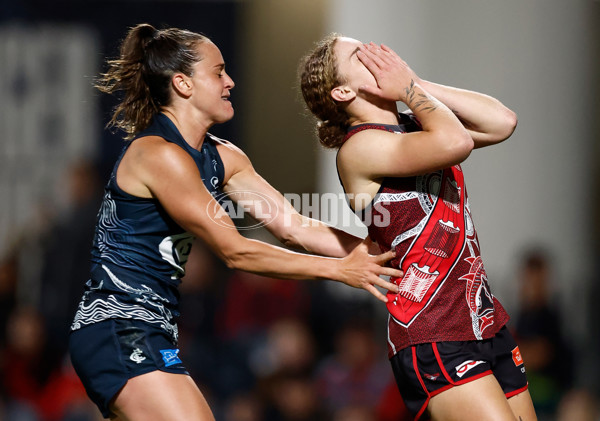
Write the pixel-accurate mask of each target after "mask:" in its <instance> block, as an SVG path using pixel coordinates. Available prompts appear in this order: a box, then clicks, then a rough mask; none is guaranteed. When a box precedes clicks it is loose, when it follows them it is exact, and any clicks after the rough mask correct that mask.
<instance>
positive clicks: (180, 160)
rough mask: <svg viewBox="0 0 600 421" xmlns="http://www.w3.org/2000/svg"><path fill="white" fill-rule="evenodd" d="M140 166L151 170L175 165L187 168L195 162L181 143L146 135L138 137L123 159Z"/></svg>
mask: <svg viewBox="0 0 600 421" xmlns="http://www.w3.org/2000/svg"><path fill="white" fill-rule="evenodd" d="M125 159H127V161H128V164H133V165H134V166H135V167H138V168H140V167H141V168H146V169H148V170H150V171H153V170H157V169H160V168H165V167H171V168H172V169H175V168H173V167H177V168H186V167H187V166H188V165H189V164H191V163H193V162H192V161H193V160H192V158H191V157H190V155H189V154H188V153H186V152H185V151H184V150H183V148H181V147H180V146H179V145H177V144H175V143H173V142H169V141H167V140H165V139H163V138H162V137H160V136H146V137H141V138H139V139H136V140H135V141H134V142H133V143H132V144H131V146H130V147H129V149H128V150H127V153H126V154H125V156H124V157H123V160H125Z"/></svg>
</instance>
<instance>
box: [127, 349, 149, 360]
mask: <svg viewBox="0 0 600 421" xmlns="http://www.w3.org/2000/svg"><path fill="white" fill-rule="evenodd" d="M129 359H130V360H131V361H133V362H134V363H136V364H139V363H141V362H142V361H144V360H145V359H146V357H144V353H143V352H142V350H141V349H139V348H136V349H134V350H133V352H132V353H131V355H130V356H129Z"/></svg>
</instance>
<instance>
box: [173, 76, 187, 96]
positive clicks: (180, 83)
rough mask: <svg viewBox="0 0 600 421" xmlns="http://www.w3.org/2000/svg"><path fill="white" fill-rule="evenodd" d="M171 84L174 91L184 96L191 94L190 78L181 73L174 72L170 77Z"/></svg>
mask: <svg viewBox="0 0 600 421" xmlns="http://www.w3.org/2000/svg"><path fill="white" fill-rule="evenodd" d="M171 84H172V85H173V89H175V92H177V93H178V94H180V95H182V96H184V97H186V98H187V97H189V96H190V95H191V94H192V80H191V78H190V77H188V76H186V75H184V74H183V73H175V74H174V75H173V77H172V78H171Z"/></svg>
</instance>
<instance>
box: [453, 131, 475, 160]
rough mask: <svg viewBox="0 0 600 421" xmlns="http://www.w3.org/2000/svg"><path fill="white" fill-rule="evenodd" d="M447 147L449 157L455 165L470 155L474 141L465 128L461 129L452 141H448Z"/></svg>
mask: <svg viewBox="0 0 600 421" xmlns="http://www.w3.org/2000/svg"><path fill="white" fill-rule="evenodd" d="M449 147H450V150H449V151H448V155H449V156H450V157H451V161H452V165H456V164H460V163H461V162H463V161H464V160H465V159H467V158H468V157H469V155H471V152H472V151H473V148H474V147H475V142H474V141H473V138H472V137H471V135H470V134H469V133H468V132H467V131H466V130H462V131H460V132H458V133H457V134H456V135H455V136H454V137H453V141H452V142H450V145H449Z"/></svg>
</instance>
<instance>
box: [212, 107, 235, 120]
mask: <svg viewBox="0 0 600 421" xmlns="http://www.w3.org/2000/svg"><path fill="white" fill-rule="evenodd" d="M234 115H235V111H234V110H233V107H232V106H231V105H230V106H229V107H228V109H225V110H223V112H222V113H220V114H219V116H218V117H217V118H216V123H217V124H220V123H225V122H227V121H229V120H231V119H232V118H233V116H234Z"/></svg>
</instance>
